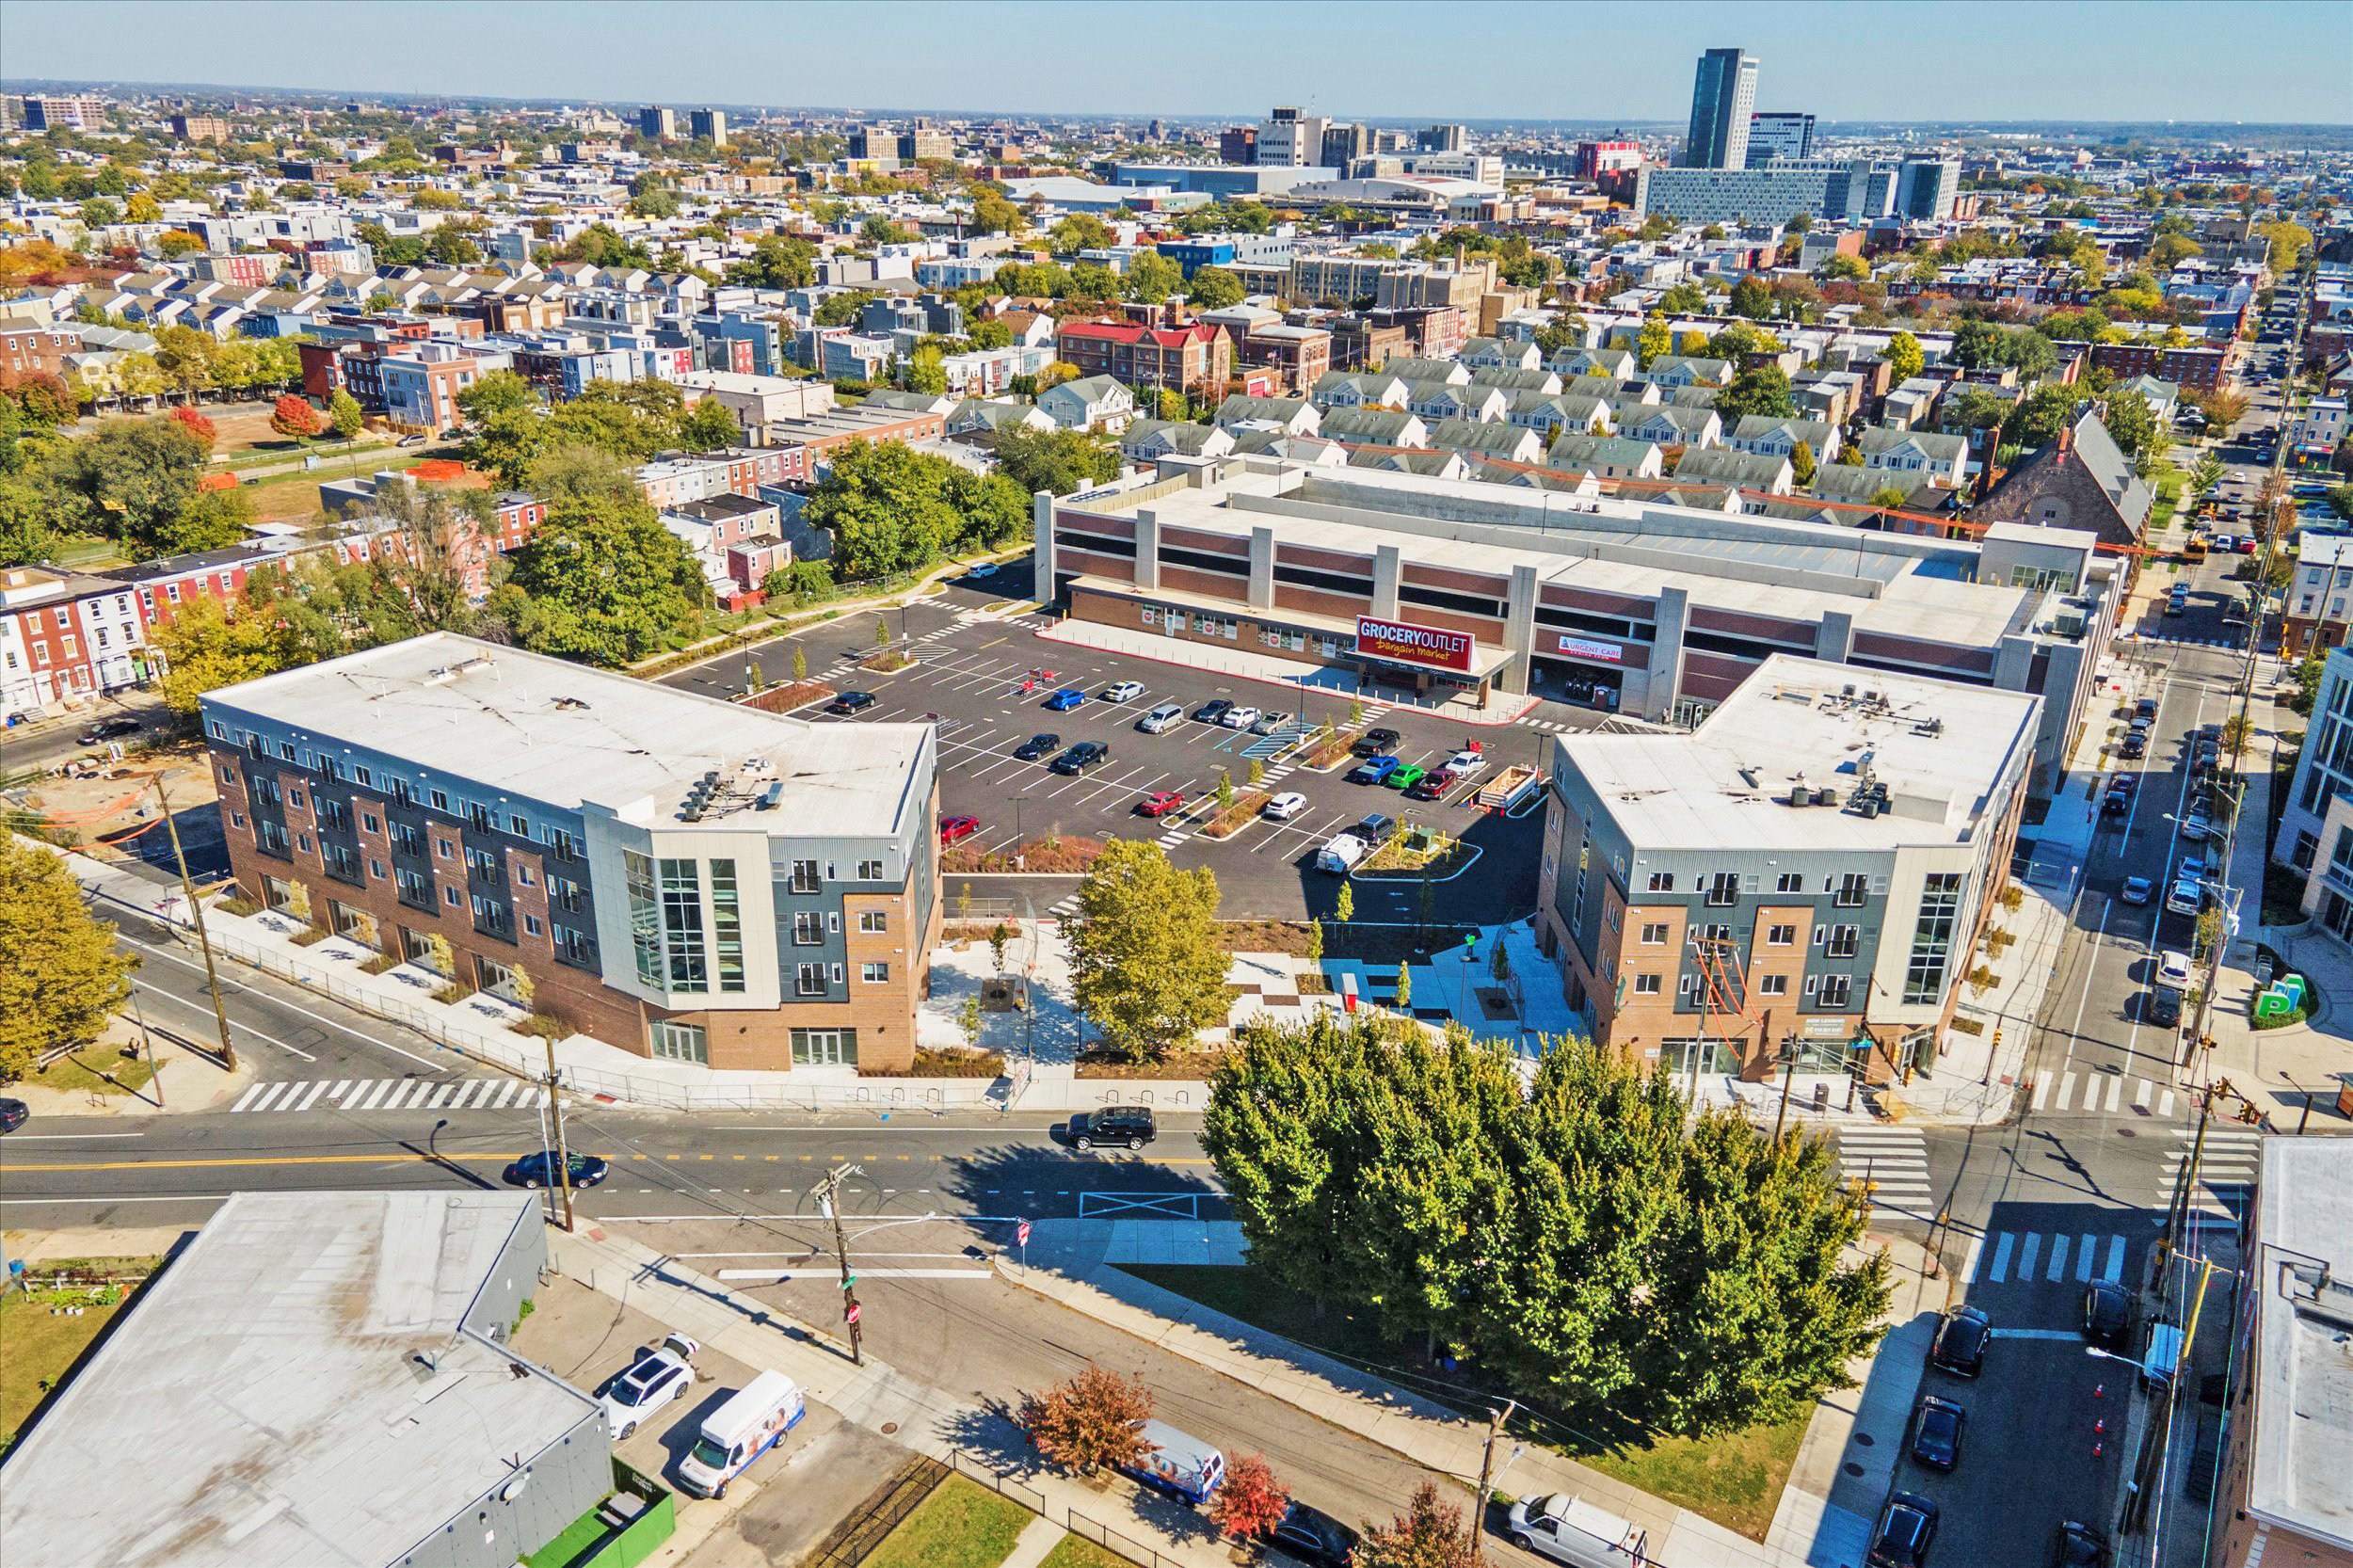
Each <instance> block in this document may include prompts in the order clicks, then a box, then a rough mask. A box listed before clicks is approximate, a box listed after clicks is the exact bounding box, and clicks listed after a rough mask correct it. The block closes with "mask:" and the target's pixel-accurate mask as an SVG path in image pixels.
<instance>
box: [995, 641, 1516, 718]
mask: <svg viewBox="0 0 2353 1568" xmlns="http://www.w3.org/2000/svg"><path fill="white" fill-rule="evenodd" d="M1036 635H1037V636H1038V637H1039V638H1040V639H1042V640H1044V641H1046V642H1049V643H1071V644H1075V645H1076V646H1078V647H1080V648H1096V649H1097V650H1099V651H1101V652H1104V653H1117V654H1122V655H1124V656H1126V657H1128V658H1130V659H1149V660H1151V661H1152V662H1153V663H1155V664H1177V665H1179V666H1181V667H1183V668H1186V669H1205V670H1214V671H1216V672H1217V673H1219V674H1221V675H1232V676H1238V677H1240V678H1241V679H1242V680H1257V681H1261V682H1263V683H1265V684H1267V685H1270V686H1289V687H1291V688H1293V689H1295V690H1297V691H1298V692H1299V693H1300V696H1301V698H1302V706H1303V709H1305V701H1306V700H1307V699H1309V698H1311V697H1321V698H1323V699H1325V700H1327V701H1336V702H1337V703H1338V704H1339V705H1340V707H1341V710H1342V712H1345V710H1346V707H1347V705H1348V704H1349V703H1350V702H1352V701H1354V702H1362V703H1363V704H1364V705H1365V706H1366V707H1367V708H1368V709H1372V708H1413V709H1417V710H1418V711H1420V712H1425V713H1435V714H1437V715H1438V716H1439V717H1441V718H1444V719H1446V720H1448V721H1449V722H1451V723H1455V724H1469V725H1480V726H1490V727H1492V726H1499V725H1507V724H1511V723H1513V722H1514V721H1515V720H1517V719H1519V718H1520V717H1521V716H1522V715H1523V714H1526V713H1528V712H1532V711H1533V710H1534V709H1535V707H1536V706H1537V704H1538V703H1539V702H1540V701H1541V700H1542V699H1541V698H1538V697H1533V696H1528V695H1526V694H1525V693H1519V692H1490V693H1489V694H1488V698H1487V706H1486V707H1484V708H1481V707H1480V706H1478V705H1477V704H1476V703H1474V702H1472V701H1471V700H1470V699H1469V698H1467V697H1463V696H1448V697H1445V698H1441V699H1438V700H1434V701H1433V700H1431V699H1429V698H1427V697H1417V696H1413V695H1411V694H1410V693H1407V692H1403V691H1401V690H1400V689H1398V688H1397V687H1395V686H1380V687H1372V688H1369V689H1362V690H1360V689H1359V688H1358V686H1357V684H1356V676H1355V673H1354V672H1353V671H1352V670H1338V669H1329V668H1326V667H1325V666H1324V665H1322V664H1308V663H1306V662H1305V661H1303V660H1298V659H1284V658H1279V657H1277V656H1276V655H1274V654H1272V653H1259V652H1256V651H1254V650H1252V649H1250V648H1211V647H1209V646H1208V645H1207V644H1204V643H1195V642H1184V641H1180V640H1178V639H1177V638H1174V637H1166V636H1155V635H1153V634H1152V633H1151V632H1134V631H1130V630H1128V628H1126V627H1124V626H1098V625H1096V623H1095V622H1093V621H1083V620H1059V621H1056V622H1055V623H1054V624H1053V625H1052V626H1051V627H1049V628H1048V629H1047V630H1046V631H1044V632H1038V633H1037V634H1036ZM1321 716H1322V715H1321V713H1320V712H1307V717H1309V718H1310V719H1314V718H1318V717H1321Z"/></svg>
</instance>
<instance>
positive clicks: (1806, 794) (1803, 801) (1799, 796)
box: [1789, 784, 1814, 806]
mask: <svg viewBox="0 0 2353 1568" xmlns="http://www.w3.org/2000/svg"><path fill="white" fill-rule="evenodd" d="M1789 804H1790V805H1792V806H1811V805H1813V804H1814V792H1813V791H1811V790H1809V789H1807V788H1806V787H1805V786H1804V785H1802V784H1792V785H1790V786H1789Z"/></svg>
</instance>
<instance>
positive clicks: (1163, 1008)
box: [1069, 839, 1230, 1062]
mask: <svg viewBox="0 0 2353 1568" xmlns="http://www.w3.org/2000/svg"><path fill="white" fill-rule="evenodd" d="M1217 904H1218V891H1217V875H1216V873H1215V872H1211V871H1210V870H1209V868H1208V867H1207V866H1202V867H1198V868H1196V869H1194V870H1193V871H1189V872H1186V871H1178V870H1177V868H1176V867H1174V866H1172V865H1170V864H1169V863H1168V856H1167V855H1166V854H1165V853H1164V852H1163V851H1162V850H1161V849H1160V845H1158V844H1156V843H1152V842H1149V841H1147V840H1118V839H1114V840H1112V841H1111V842H1110V843H1109V844H1106V845H1105V846H1104V848H1103V853H1102V854H1101V855H1100V856H1097V857H1096V861H1095V864H1094V865H1093V866H1091V867H1089V868H1088V870H1087V874H1086V876H1085V878H1084V879H1083V880H1082V881H1081V882H1080V884H1079V915H1078V918H1077V920H1075V921H1073V922H1072V923H1071V925H1070V927H1069V941H1070V984H1071V995H1072V998H1073V1000H1075V1001H1076V1002H1077V1003H1078V1008H1079V1011H1080V1014H1082V1015H1083V1016H1085V1018H1086V1021H1087V1022H1088V1023H1090V1024H1092V1025H1093V1026H1094V1027H1095V1029H1096V1032H1098V1033H1099V1034H1101V1036H1102V1037H1103V1040H1104V1043H1105V1044H1106V1045H1108V1046H1110V1047H1111V1048H1112V1049H1113V1050H1115V1051H1117V1052H1119V1053H1120V1054H1121V1055H1122V1056H1125V1057H1127V1058H1128V1060H1130V1061H1134V1062H1148V1061H1153V1060H1157V1059H1158V1058H1160V1057H1162V1056H1165V1055H1166V1054H1167V1053H1168V1052H1169V1051H1171V1050H1174V1049H1177V1048H1180V1047H1182V1046H1186V1045H1189V1044H1191V1043H1192V1041H1193V1037H1194V1036H1195V1035H1197V1034H1199V1033H1200V1032H1201V1031H1202V1030H1205V1029H1208V1028H1210V1027H1211V1026H1213V1025H1215V1024H1219V1023H1223V1022H1224V1021H1225V1013H1226V1006H1227V999H1226V995H1225V971H1226V969H1227V968H1229V967H1230V966H1229V960H1228V959H1227V957H1226V954H1225V949H1224V948H1223V947H1222V946H1220V945H1219V942H1218V924H1217Z"/></svg>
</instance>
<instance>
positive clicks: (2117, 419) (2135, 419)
mask: <svg viewBox="0 0 2353 1568" xmlns="http://www.w3.org/2000/svg"><path fill="white" fill-rule="evenodd" d="M2100 423H2101V424H2104V425H2105V426H2107V432H2108V436H2109V437H2110V439H2111V440H2114V441H2115V442H2116V445H2117V448H2118V450H2119V451H2121V452H2122V453H2123V454H2124V456H2127V457H2138V456H2141V455H2142V454H2143V453H2150V452H2161V451H2162V450H2163V447H2164V442H2165V430H2164V426H2163V424H2162V422H2161V421H2159V419H2158V418H2157V413H2156V410H2155V409H2153V408H2150V407H2149V400H2148V399H2147V398H2146V397H2143V396H2142V395H2141V394H2140V393H2138V392H2116V393H2113V394H2111V395H2110V396H2109V398H2108V401H2107V408H2106V410H2105V412H2104V413H2103V414H2102V415H2101V416H2100Z"/></svg>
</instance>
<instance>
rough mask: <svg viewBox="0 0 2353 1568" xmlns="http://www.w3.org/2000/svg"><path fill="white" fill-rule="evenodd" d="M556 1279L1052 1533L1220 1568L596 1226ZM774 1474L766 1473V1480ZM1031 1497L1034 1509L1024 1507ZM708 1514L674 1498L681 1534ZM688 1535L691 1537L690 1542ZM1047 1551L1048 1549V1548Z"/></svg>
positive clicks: (1163, 1505) (976, 1413) (1112, 1500)
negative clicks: (1007, 1500) (1095, 1529)
mask: <svg viewBox="0 0 2353 1568" xmlns="http://www.w3.org/2000/svg"><path fill="white" fill-rule="evenodd" d="M549 1256H550V1259H551V1261H552V1265H553V1267H554V1268H555V1269H556V1271H557V1272H561V1273H563V1274H565V1275H567V1276H568V1277H570V1278H572V1279H575V1280H577V1281H579V1282H580V1283H581V1284H583V1285H585V1286H587V1287H588V1288H590V1289H592V1290H597V1291H600V1292H601V1293H603V1294H605V1295H607V1296H610V1297H612V1298H613V1299H614V1300H616V1301H619V1302H623V1303H625V1304H628V1305H630V1306H632V1307H634V1308H635V1309H636V1310H638V1311H640V1312H643V1313H645V1314H647V1315H648V1317H651V1318H653V1319H655V1320H658V1321H660V1322H663V1323H665V1324H667V1325H668V1326H670V1327H671V1328H675V1329H678V1330H680V1332H682V1333H685V1334H689V1335H692V1336H695V1337H696V1339H697V1340H699V1341H700V1342H701V1343H703V1344H704V1345H706V1346H710V1347H712V1348H714V1349H716V1350H719V1351H721V1352H724V1353H726V1354H728V1355H729V1356H732V1357H734V1358H735V1359H736V1360H738V1361H740V1362H742V1363H744V1365H745V1366H747V1367H756V1368H773V1369H775V1370H776V1371H779V1372H782V1373H783V1374H784V1375H785V1376H787V1377H789V1378H791V1379H792V1381H793V1382H794V1383H795V1384H799V1385H800V1388H801V1392H802V1393H803V1395H804V1396H805V1397H807V1398H808V1400H811V1401H812V1402H815V1403H818V1404H822V1405H824V1406H826V1407H828V1408H830V1409H832V1410H833V1411H835V1412H837V1413H838V1414H840V1416H842V1417H843V1418H844V1419H846V1420H849V1421H852V1422H855V1423H856V1424H857V1425H858V1426H861V1427H865V1428H867V1429H869V1430H871V1431H872V1432H878V1433H880V1434H881V1435H883V1436H885V1437H888V1438H889V1439H890V1440H891V1441H893V1442H895V1443H899V1444H902V1445H904V1447H906V1448H911V1449H913V1450H914V1451H916V1452H917V1453H920V1454H925V1455H927V1456H929V1457H931V1458H933V1459H936V1460H938V1461H940V1462H941V1463H942V1464H952V1465H953V1466H955V1467H956V1468H957V1469H958V1470H959V1471H960V1472H962V1473H963V1474H965V1475H968V1476H975V1477H976V1479H985V1478H987V1477H990V1476H994V1477H997V1478H1000V1479H1001V1480H1006V1481H1007V1482H1009V1483H1010V1484H1011V1488H1012V1490H1010V1491H1008V1493H1007V1495H1008V1496H1013V1497H1014V1498H1015V1499H1016V1501H1020V1502H1022V1503H1023V1506H1025V1507H1028V1508H1030V1509H1031V1511H1032V1512H1036V1513H1040V1514H1041V1515H1042V1516H1043V1517H1044V1518H1045V1519H1048V1520H1051V1521H1052V1522H1053V1523H1054V1524H1055V1526H1056V1527H1057V1528H1072V1529H1074V1530H1075V1529H1076V1528H1078V1527H1077V1526H1076V1525H1074V1523H1073V1520H1074V1517H1075V1518H1076V1519H1077V1520H1078V1521H1081V1522H1092V1523H1095V1524H1096V1525H1108V1526H1109V1527H1110V1528H1112V1529H1113V1530H1115V1531H1117V1532H1119V1533H1120V1534H1122V1535H1124V1536H1127V1537H1129V1538H1131V1539H1134V1540H1136V1541H1139V1542H1141V1543H1143V1544H1145V1545H1148V1546H1149V1547H1150V1548H1151V1550H1153V1551H1154V1552H1157V1553H1159V1554H1160V1559H1161V1560H1163V1561H1165V1562H1169V1563H1175V1564H1182V1565H1183V1568H1230V1564H1229V1559H1228V1558H1227V1556H1226V1553H1225V1549H1224V1548H1223V1547H1222V1546H1220V1545H1219V1544H1218V1543H1217V1542H1216V1541H1215V1539H1214V1538H1213V1536H1212V1535H1211V1533H1210V1531H1209V1526H1208V1524H1207V1522H1206V1520H1205V1519H1204V1518H1203V1517H1202V1516H1201V1515H1200V1514H1199V1513H1197V1512H1193V1510H1190V1509H1186V1508H1183V1507H1181V1506H1179V1505H1177V1504H1175V1503H1170V1502H1166V1501H1165V1500H1163V1499H1160V1498H1158V1497H1156V1496H1152V1495H1151V1494H1147V1493H1144V1492H1142V1491H1141V1489H1139V1488H1135V1487H1133V1486H1131V1485H1129V1484H1128V1482H1126V1481H1117V1482H1114V1483H1112V1486H1111V1487H1110V1488H1109V1489H1108V1490H1104V1489H1098V1488H1096V1487H1094V1486H1090V1485H1087V1484H1086V1483H1084V1482H1082V1481H1080V1480H1076V1479H1074V1478H1072V1477H1068V1476H1064V1475H1062V1474H1060V1473H1058V1472H1056V1471H1053V1470H1048V1469H1045V1468H1043V1467H1041V1466H1039V1465H1038V1464H1036V1462H1035V1460H1034V1458H1033V1457H1032V1455H1031V1453H1030V1449H1029V1442H1028V1439H1027V1438H1026V1437H1024V1436H1023V1435H1022V1434H1021V1432H1020V1431H1019V1429H1018V1428H1016V1426H1015V1425H1014V1424H1013V1422H1012V1421H1011V1420H1010V1419H1009V1418H1008V1417H1007V1416H1005V1415H1003V1414H1002V1413H1000V1412H999V1411H996V1410H992V1409H990V1408H989V1407H987V1406H985V1405H982V1404H976V1403H973V1402H971V1401H970V1400H965V1399H961V1398H958V1397H957V1396H955V1395H952V1394H950V1393H949V1392H947V1391H946V1390H945V1389H941V1388H936V1387H933V1386H932V1385H930V1384H924V1383H919V1382H917V1381H916V1380H915V1379H912V1378H909V1377H906V1376H904V1375H903V1374H901V1373H900V1372H899V1371H897V1370H896V1369H895V1368H892V1367H891V1366H889V1364H888V1363H887V1362H884V1361H881V1360H878V1359H876V1358H875V1357H873V1356H871V1355H870V1356H868V1357H867V1358H866V1365H865V1366H863V1367H857V1366H854V1365H853V1364H852V1363H851V1360H850V1355H849V1347H848V1346H847V1344H846V1343H843V1342H842V1341H840V1340H837V1339H836V1338H834V1337H833V1336H831V1335H829V1334H826V1333H824V1332H822V1331H820V1330H817V1329H814V1328H811V1327H809V1326H808V1325H807V1324H805V1323H802V1322H800V1321H798V1320H794V1319H792V1318H790V1317H788V1316H786V1315H785V1314H783V1313H782V1312H779V1311H777V1310H776V1308H774V1307H771V1306H767V1305H765V1304H762V1303H760V1302H757V1301H754V1300H753V1299H752V1298H750V1297H748V1296H744V1295H742V1294H739V1293H738V1292H736V1291H733V1290H730V1289H728V1288H727V1287H726V1286H724V1285H721V1284H720V1283H719V1282H718V1281H716V1280H714V1279H712V1278H711V1277H710V1276H709V1275H707V1274H702V1273H698V1272H696V1271H695V1270H693V1269H689V1268H687V1267H685V1266H684V1265H682V1264H680V1263H678V1262H677V1261H675V1260H674V1259H671V1258H668V1257H665V1256H663V1255H661V1254H659V1253H657V1252H655V1251H654V1250H653V1249H652V1248H650V1247H648V1246H646V1245H644V1244H643V1243H641V1242H638V1241H635V1240H630V1239H629V1238H627V1237H621V1236H616V1235H614V1234H613V1233H611V1232H609V1231H606V1230H603V1229H601V1228H600V1227H597V1226H593V1225H590V1226H584V1228H583V1229H581V1230H580V1231H578V1232H576V1233H571V1234H567V1233H566V1232H563V1231H560V1230H559V1231H551V1232H550V1233H549ZM771 1473H773V1472H771ZM1032 1498H1035V1499H1037V1501H1036V1502H1034V1503H1033V1502H1032V1501H1031V1500H1030V1499H1032ZM712 1506H713V1505H711V1504H708V1503H706V1502H702V1501H698V1500H695V1499H689V1498H685V1497H680V1510H679V1519H680V1534H681V1535H683V1534H685V1533H687V1531H688V1529H689V1528H690V1525H692V1524H694V1523H696V1512H697V1511H698V1510H703V1509H708V1508H710V1507H712ZM698 1537H699V1531H697V1538H698ZM1050 1548H1051V1542H1048V1549H1050Z"/></svg>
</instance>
